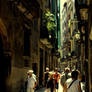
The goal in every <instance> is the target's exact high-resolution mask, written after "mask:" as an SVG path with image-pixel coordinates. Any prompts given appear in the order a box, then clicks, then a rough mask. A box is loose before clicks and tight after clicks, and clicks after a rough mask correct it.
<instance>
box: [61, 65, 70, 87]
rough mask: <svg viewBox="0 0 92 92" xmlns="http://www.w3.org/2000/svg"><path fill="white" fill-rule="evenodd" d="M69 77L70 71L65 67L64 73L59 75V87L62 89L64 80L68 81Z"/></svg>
mask: <svg viewBox="0 0 92 92" xmlns="http://www.w3.org/2000/svg"><path fill="white" fill-rule="evenodd" d="M70 77H71V72H70V69H69V68H68V67H66V68H65V69H64V73H63V74H62V75H61V86H62V87H64V84H65V82H66V80H67V79H69V78H70Z"/></svg>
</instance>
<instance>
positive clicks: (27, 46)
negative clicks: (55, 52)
mask: <svg viewBox="0 0 92 92" xmlns="http://www.w3.org/2000/svg"><path fill="white" fill-rule="evenodd" d="M24 56H30V32H29V30H28V29H27V28H24Z"/></svg>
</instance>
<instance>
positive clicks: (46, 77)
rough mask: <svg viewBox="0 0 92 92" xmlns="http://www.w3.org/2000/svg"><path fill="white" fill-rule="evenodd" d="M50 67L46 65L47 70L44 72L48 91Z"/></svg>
mask: <svg viewBox="0 0 92 92" xmlns="http://www.w3.org/2000/svg"><path fill="white" fill-rule="evenodd" d="M49 77H50V74H49V68H48V67H46V72H44V76H43V80H44V85H45V87H46V90H47V92H49Z"/></svg>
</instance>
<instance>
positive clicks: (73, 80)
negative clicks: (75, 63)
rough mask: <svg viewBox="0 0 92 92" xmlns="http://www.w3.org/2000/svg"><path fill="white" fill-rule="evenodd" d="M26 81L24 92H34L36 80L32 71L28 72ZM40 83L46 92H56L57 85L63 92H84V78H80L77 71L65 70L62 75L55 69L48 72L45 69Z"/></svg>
mask: <svg viewBox="0 0 92 92" xmlns="http://www.w3.org/2000/svg"><path fill="white" fill-rule="evenodd" d="M26 80H27V83H26V84H27V85H26V92H34V91H35V87H36V86H37V80H36V75H35V74H34V73H33V70H28V72H27V79H26ZM42 81H43V83H44V86H45V87H46V92H58V89H59V83H60V84H61V86H62V88H63V92H85V84H84V83H85V82H84V81H85V76H81V73H80V72H79V71H78V70H72V71H70V70H69V68H65V70H64V72H63V73H59V72H58V69H57V68H55V70H54V71H50V70H49V68H48V67H47V68H46V72H44V76H43V80H42Z"/></svg>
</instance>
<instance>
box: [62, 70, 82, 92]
mask: <svg viewBox="0 0 92 92" xmlns="http://www.w3.org/2000/svg"><path fill="white" fill-rule="evenodd" d="M71 76H72V78H69V79H68V80H67V81H66V82H65V85H64V89H63V92H81V86H80V81H79V80H78V79H77V78H78V71H73V72H72V74H71Z"/></svg>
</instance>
